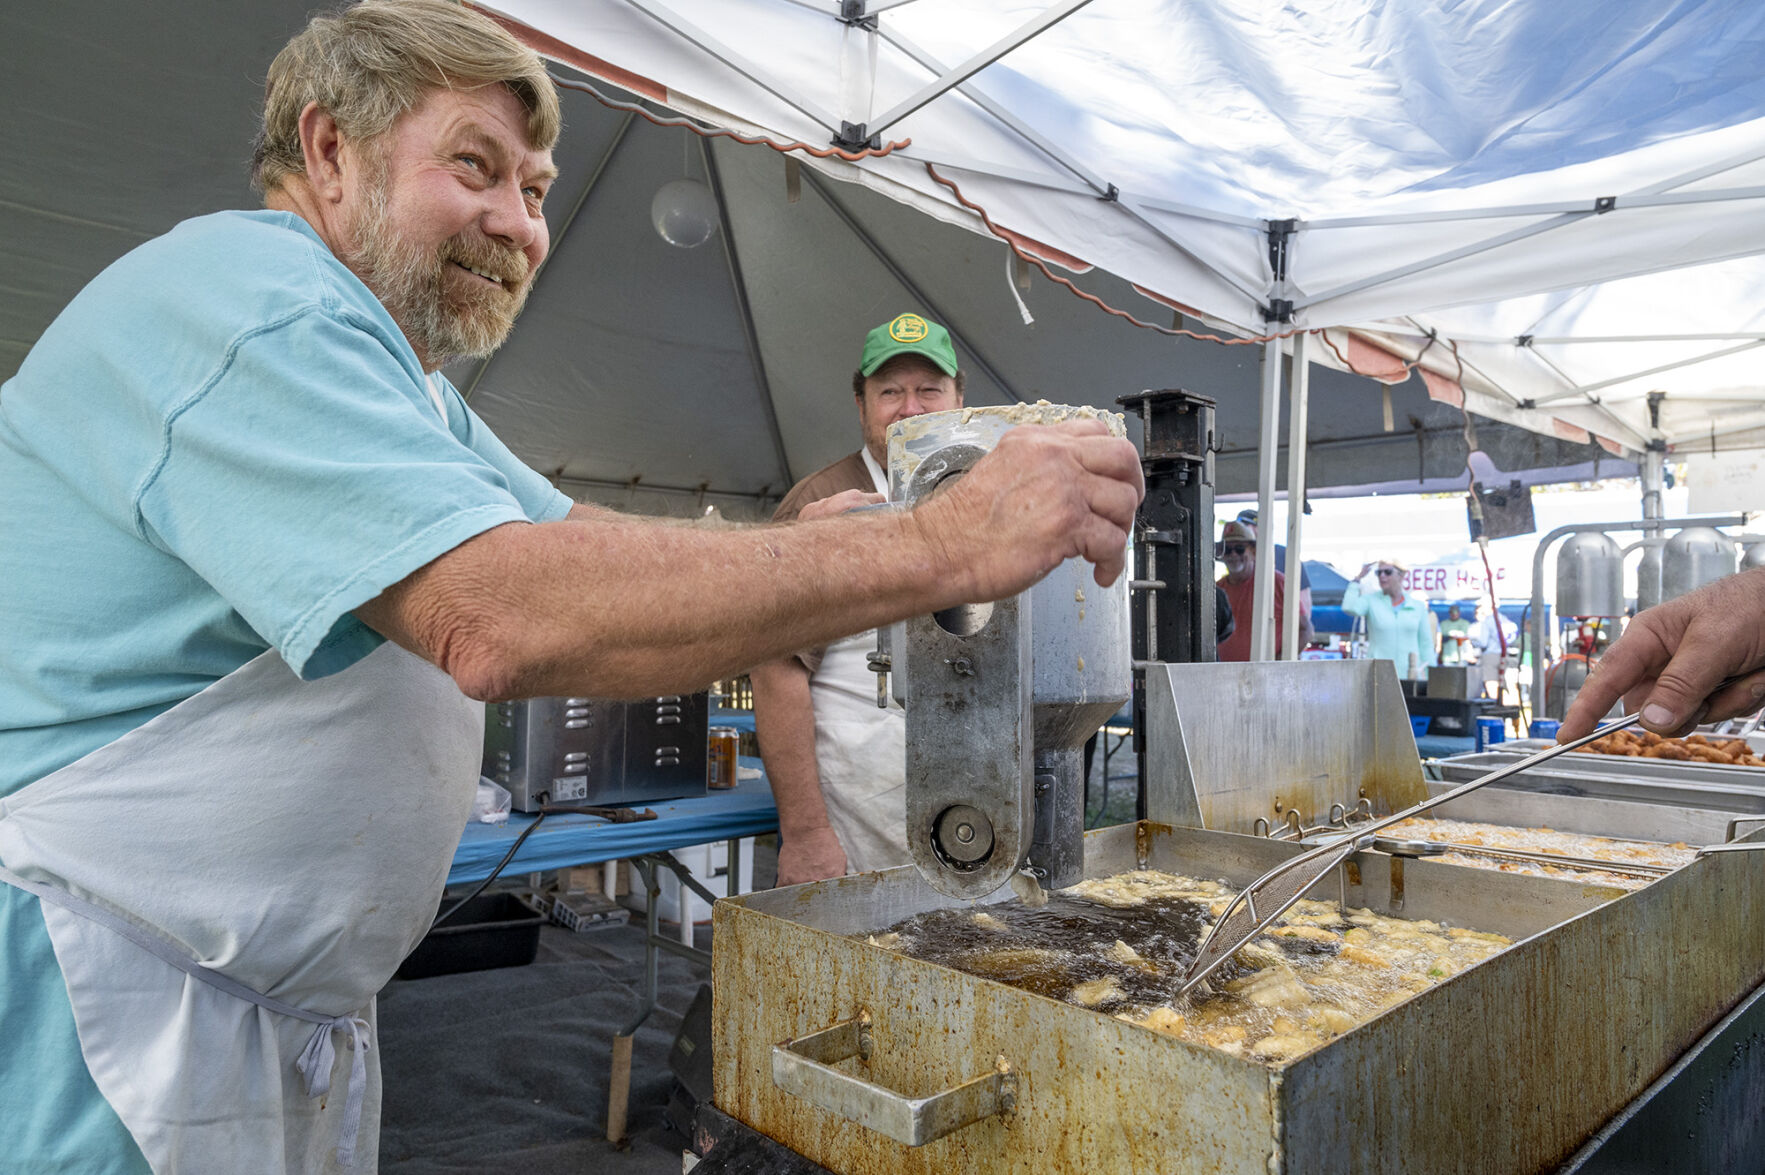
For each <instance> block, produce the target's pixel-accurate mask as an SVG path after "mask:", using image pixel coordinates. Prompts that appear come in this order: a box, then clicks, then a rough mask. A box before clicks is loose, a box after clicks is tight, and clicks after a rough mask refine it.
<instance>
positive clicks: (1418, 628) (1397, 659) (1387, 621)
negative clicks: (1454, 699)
mask: <svg viewBox="0 0 1765 1175" xmlns="http://www.w3.org/2000/svg"><path fill="white" fill-rule="evenodd" d="M1375 567H1376V568H1377V569H1378V582H1379V591H1378V593H1377V594H1368V593H1367V592H1366V591H1365V590H1364V589H1362V587H1361V582H1360V581H1361V580H1362V579H1364V578H1366V574H1367V572H1369V571H1372V570H1373V569H1374V568H1375ZM1342 610H1343V611H1344V612H1346V613H1348V614H1349V615H1350V616H1364V617H1366V619H1367V657H1368V658H1383V659H1384V660H1387V661H1391V662H1393V663H1395V664H1396V666H1397V675H1398V676H1399V677H1410V676H1416V677H1421V676H1424V675H1426V674H1427V672H1428V666H1430V665H1432V664H1434V614H1433V613H1432V612H1430V611H1429V610H1428V602H1427V601H1426V600H1424V599H1422V597H1420V596H1411V595H1407V594H1405V592H1404V590H1403V566H1402V565H1401V564H1399V563H1396V562H1394V561H1393V560H1390V559H1381V560H1380V561H1379V562H1378V563H1376V564H1374V563H1366V564H1363V565H1362V566H1361V569H1360V572H1359V573H1358V574H1357V575H1356V576H1355V577H1354V582H1353V583H1350V584H1349V585H1348V586H1347V587H1346V588H1344V589H1343V591H1342ZM1411 654H1414V655H1415V673H1414V674H1413V675H1412V674H1411V672H1410V656H1411Z"/></svg>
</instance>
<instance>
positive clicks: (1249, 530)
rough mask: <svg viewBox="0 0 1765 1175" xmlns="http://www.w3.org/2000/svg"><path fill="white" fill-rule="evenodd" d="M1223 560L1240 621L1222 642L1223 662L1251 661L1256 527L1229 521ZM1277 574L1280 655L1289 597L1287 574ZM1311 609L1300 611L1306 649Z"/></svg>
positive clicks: (1224, 582) (1225, 585)
mask: <svg viewBox="0 0 1765 1175" xmlns="http://www.w3.org/2000/svg"><path fill="white" fill-rule="evenodd" d="M1217 553H1218V555H1219V559H1220V562H1222V563H1224V564H1225V565H1226V574H1225V575H1224V576H1223V577H1222V578H1221V579H1220V581H1219V587H1220V590H1221V591H1223V592H1225V593H1226V599H1227V600H1228V601H1229V602H1230V603H1231V605H1232V616H1233V617H1234V619H1235V620H1236V622H1237V623H1236V626H1235V627H1234V628H1233V630H1232V633H1231V635H1230V636H1228V637H1226V638H1225V639H1224V640H1222V641H1220V644H1219V658H1220V660H1222V661H1248V660H1250V630H1251V624H1250V615H1251V601H1252V599H1253V598H1254V597H1255V595H1256V527H1254V526H1252V525H1250V524H1249V523H1246V522H1239V521H1236V520H1234V521H1232V522H1228V523H1226V529H1225V530H1224V531H1223V532H1222V533H1221V535H1220V543H1219V548H1218V552H1217ZM1271 574H1273V575H1274V577H1275V648H1274V650H1273V652H1274V655H1275V656H1277V657H1278V656H1280V650H1281V632H1282V617H1281V611H1282V607H1281V606H1282V603H1283V602H1284V601H1285V599H1286V596H1287V577H1286V576H1284V575H1282V574H1281V573H1280V572H1279V571H1276V572H1272V573H1271ZM1311 635H1312V627H1311V612H1310V611H1309V610H1308V609H1302V610H1301V611H1300V614H1299V647H1300V648H1302V649H1303V648H1304V647H1305V646H1306V645H1307V644H1308V643H1310V641H1311Z"/></svg>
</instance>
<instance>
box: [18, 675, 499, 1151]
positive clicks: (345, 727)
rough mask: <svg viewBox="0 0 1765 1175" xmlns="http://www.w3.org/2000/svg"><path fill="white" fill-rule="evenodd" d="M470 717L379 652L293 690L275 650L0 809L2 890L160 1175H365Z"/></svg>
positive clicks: (466, 803) (462, 768)
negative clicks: (39, 927) (394, 980)
mask: <svg viewBox="0 0 1765 1175" xmlns="http://www.w3.org/2000/svg"><path fill="white" fill-rule="evenodd" d="M483 715H484V707H483V705H482V704H481V703H478V702H474V701H472V700H470V699H469V698H467V697H465V695H463V694H461V693H460V691H459V689H458V687H456V686H455V685H454V683H453V681H452V680H451V679H450V678H449V677H448V676H447V675H446V674H444V673H442V672H441V671H440V670H439V669H437V668H435V667H434V666H433V665H430V664H429V663H428V662H426V661H423V660H421V659H420V658H418V657H415V656H413V655H412V654H410V653H407V652H405V651H404V650H402V649H400V648H398V647H397V646H395V645H392V644H390V643H388V644H386V645H383V646H381V647H380V648H379V649H377V650H375V652H373V653H372V654H370V655H369V656H367V657H365V658H363V659H362V660H361V661H359V662H357V663H356V664H355V665H353V666H351V667H350V668H349V669H346V670H344V671H343V672H341V673H337V674H334V675H332V676H330V677H326V678H322V679H320V680H318V681H313V682H302V681H301V680H300V679H299V678H297V677H296V676H295V675H294V673H293V672H292V671H291V670H290V669H289V668H288V667H287V665H286V664H285V663H284V662H283V661H282V659H281V657H280V656H278V655H277V654H276V653H275V652H274V651H271V652H266V653H264V654H262V655H261V656H259V657H257V658H256V659H255V660H253V661H251V662H249V663H247V664H246V665H244V666H242V667H240V668H239V669H238V670H236V671H235V672H233V673H230V674H228V675H227V676H226V677H224V678H222V679H221V680H220V681H218V682H215V683H214V684H213V685H211V686H209V687H208V688H207V689H205V690H203V691H202V692H201V693H199V694H197V695H195V696H194V697H192V698H188V699H186V700H185V701H183V702H181V703H179V704H178V705H177V706H175V707H173V708H172V709H170V710H168V711H166V712H165V713H164V714H161V715H159V716H158V717H156V718H154V719H153V720H152V721H150V722H148V723H146V724H145V725H143V726H141V727H139V728H137V729H135V730H132V731H130V732H129V733H128V734H125V735H124V736H122V737H121V738H119V739H117V740H116V741H115V742H112V743H110V744H109V745H107V746H105V747H102V748H100V749H98V750H96V751H93V752H92V753H91V754H89V755H87V756H85V757H84V758H82V759H80V760H78V761H77V762H74V763H71V764H69V765H68V766H66V767H64V768H62V769H61V770H60V771H57V772H55V773H54V774H52V775H49V776H46V777H44V778H43V779H40V780H38V781H37V782H35V783H32V784H30V785H28V786H27V787H25V788H23V789H21V790H20V791H18V792H15V793H13V794H12V795H10V796H5V797H0V865H4V869H3V870H0V880H6V881H10V882H12V883H13V884H18V885H21V887H22V888H25V889H28V890H30V891H32V892H34V893H37V894H38V895H39V897H41V898H43V899H44V900H43V903H42V905H43V920H44V922H45V923H46V924H47V925H48V929H49V938H50V941H51V942H52V943H53V945H54V947H55V956H56V959H57V961H58V962H59V963H60V965H61V970H62V975H63V977H64V979H65V980H66V983H67V991H68V998H69V1001H70V1002H71V1004H72V1005H73V1013H74V1022H75V1026H76V1027H77V1029H78V1031H79V1038H80V1050H81V1053H82V1054H83V1056H84V1058H85V1061H86V1065H87V1068H88V1069H90V1071H91V1073H92V1077H93V1079H94V1081H95V1082H96V1083H97V1086H98V1089H99V1091H100V1092H101V1093H102V1094H103V1095H104V1097H105V1099H106V1100H107V1101H109V1103H110V1104H111V1106H112V1107H113V1108H114V1109H115V1110H116V1113H117V1115H118V1117H120V1118H121V1119H122V1121H123V1124H124V1125H125V1126H126V1127H128V1130H129V1133H130V1134H131V1135H132V1136H133V1137H134V1139H135V1142H136V1144H137V1145H139V1146H140V1148H141V1151H142V1153H143V1154H144V1155H145V1156H146V1158H147V1161H148V1162H149V1163H150V1164H152V1166H153V1169H154V1170H155V1171H156V1172H177V1173H179V1175H186V1173H190V1175H200V1173H208V1172H214V1173H217V1175H238V1173H239V1172H243V1171H290V1172H295V1171H299V1172H308V1171H330V1170H336V1169H349V1168H350V1167H351V1166H352V1165H353V1166H354V1167H355V1169H356V1170H359V1171H366V1172H371V1171H372V1170H373V1169H374V1168H375V1165H376V1162H377V1150H376V1148H377V1140H378V1136H379V1104H380V1086H379V1064H378V1060H377V1058H376V1057H375V1056H374V1054H373V1053H372V1052H371V1049H370V1045H371V1034H372V1023H373V1011H374V1007H373V1005H374V994H375V993H376V992H377V991H379V990H380V988H381V987H383V986H384V985H385V984H386V982H387V981H388V980H389V979H390V978H391V977H392V973H393V971H394V970H396V969H397V967H398V964H399V962H400V961H401V960H402V959H403V958H404V957H405V955H406V954H408V953H409V952H410V950H411V949H412V948H413V947H414V946H415V945H416V944H417V943H418V942H419V941H420V940H421V939H422V937H423V934H424V932H425V931H426V930H427V928H428V926H429V924H430V922H432V921H433V920H434V917H435V911H436V906H437V904H438V902H439V900H440V896H441V890H442V886H443V883H444V882H445V880H446V876H447V870H448V867H449V863H450V862H451V860H452V857H453V851H454V848H455V846H456V845H457V844H458V842H459V837H460V830H461V829H462V828H463V827H464V826H465V822H466V817H467V815H468V814H469V812H470V811H471V807H472V798H473V789H474V787H475V784H476V781H477V778H478V767H479V762H480V757H481V755H482V748H483ZM168 960H171V961H168ZM174 964H176V965H174ZM254 995H258V996H261V997H264V999H262V1000H258V1001H256V1002H254ZM266 1004H267V1006H266ZM358 1146H359V1153H358V1151H357V1148H358Z"/></svg>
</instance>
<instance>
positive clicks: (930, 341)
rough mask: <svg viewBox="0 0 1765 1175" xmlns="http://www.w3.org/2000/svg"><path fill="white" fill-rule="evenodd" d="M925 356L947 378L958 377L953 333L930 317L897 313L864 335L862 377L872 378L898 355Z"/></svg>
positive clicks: (859, 370)
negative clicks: (951, 337)
mask: <svg viewBox="0 0 1765 1175" xmlns="http://www.w3.org/2000/svg"><path fill="white" fill-rule="evenodd" d="M905 354H914V355H923V356H925V357H926V358H927V359H929V360H931V361H932V363H933V364H934V365H936V367H937V368H938V370H939V371H942V372H943V373H944V374H945V375H951V376H953V375H955V374H956V346H955V344H953V343H952V342H950V332H949V331H947V330H945V329H944V328H943V327H941V326H939V325H938V324H937V323H935V322H933V321H932V320H931V319H929V318H921V317H920V316H919V315H917V314H897V315H896V316H895V317H893V318H891V319H889V320H888V321H887V322H885V323H883V324H882V325H881V326H879V327H877V328H876V329H875V330H873V331H871V332H870V333H869V334H867V335H865V336H864V355H863V357H862V358H860V359H859V360H858V374H859V375H862V376H865V377H866V378H868V377H869V376H872V375H874V374H876V369H877V368H879V367H881V366H882V365H883V364H884V363H887V362H888V361H889V360H890V359H893V358H894V357H895V356H897V355H905Z"/></svg>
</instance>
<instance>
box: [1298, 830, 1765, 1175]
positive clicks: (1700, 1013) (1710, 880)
mask: <svg viewBox="0 0 1765 1175" xmlns="http://www.w3.org/2000/svg"><path fill="white" fill-rule="evenodd" d="M1713 863H1714V864H1716V867H1715V868H1710V867H1709V866H1711V865H1712V864H1713ZM1450 868H1452V866H1444V865H1437V864H1434V863H1431V862H1427V861H1416V862H1411V863H1410V864H1409V867H1408V871H1409V884H1410V888H1411V892H1412V894H1413V893H1414V892H1415V891H1416V890H1418V889H1419V888H1420V887H1421V886H1422V885H1423V877H1424V873H1425V871H1427V870H1430V869H1432V870H1440V869H1450ZM1492 876H1496V875H1492ZM1453 884H1455V885H1456V884H1458V883H1457V882H1454V883H1453ZM1350 900H1351V901H1352V900H1354V899H1353V897H1352V896H1351V898H1350ZM1762 902H1765V869H1761V868H1760V867H1759V865H1758V864H1757V863H1756V862H1755V863H1754V864H1752V865H1749V866H1742V865H1741V864H1740V862H1739V861H1737V860H1730V861H1723V862H1719V863H1717V862H1713V861H1712V860H1708V859H1706V860H1703V861H1698V862H1694V863H1693V864H1692V865H1689V866H1687V867H1686V868H1684V869H1682V870H1679V871H1678V872H1677V873H1675V874H1672V875H1670V876H1668V877H1666V878H1663V879H1662V880H1660V881H1658V882H1655V883H1654V884H1652V885H1650V886H1648V887H1647V888H1645V889H1641V890H1637V891H1635V892H1634V893H1631V894H1628V895H1626V896H1624V897H1622V898H1619V899H1617V900H1615V901H1612V902H1610V903H1608V904H1605V905H1603V906H1600V907H1598V908H1596V909H1594V910H1592V911H1590V912H1588V913H1587V914H1584V915H1582V916H1580V917H1578V918H1574V919H1571V920H1570V921H1568V922H1566V923H1564V924H1563V925H1562V926H1560V927H1557V928H1555V929H1553V930H1551V931H1550V932H1548V933H1546V934H1542V935H1539V936H1537V937H1535V938H1532V939H1529V940H1528V941H1526V942H1523V943H1520V944H1518V945H1516V946H1515V947H1513V948H1511V949H1510V950H1509V951H1507V952H1506V953H1504V954H1502V955H1500V956H1497V957H1496V958H1494V959H1491V960H1489V961H1488V962H1487V963H1484V964H1482V965H1481V966H1478V967H1474V968H1471V969H1470V970H1468V971H1466V972H1465V973H1464V974H1462V975H1459V976H1457V977H1455V978H1454V979H1452V980H1451V981H1449V982H1448V983H1445V984H1443V985H1441V987H1440V988H1438V989H1436V990H1435V991H1433V992H1430V993H1427V994H1425V995H1424V996H1422V997H1420V998H1418V999H1415V1000H1412V1001H1409V1002H1408V1003H1405V1004H1402V1005H1399V1006H1398V1007H1397V1008H1394V1009H1393V1010H1392V1011H1391V1012H1389V1013H1387V1014H1386V1015H1385V1016H1382V1017H1380V1018H1379V1019H1377V1020H1375V1021H1373V1022H1372V1023H1370V1024H1367V1025H1365V1026H1363V1027H1362V1028H1360V1029H1357V1030H1356V1031H1354V1032H1353V1033H1350V1034H1349V1036H1347V1037H1345V1038H1344V1039H1343V1040H1342V1041H1340V1042H1338V1043H1337V1045H1331V1046H1326V1047H1325V1048H1323V1049H1320V1050H1318V1051H1317V1052H1315V1053H1312V1054H1310V1055H1308V1056H1305V1057H1302V1058H1300V1059H1299V1060H1297V1061H1295V1062H1294V1063H1292V1064H1291V1065H1289V1066H1288V1067H1287V1068H1286V1070H1285V1071H1284V1073H1283V1077H1282V1081H1283V1092H1284V1094H1285V1098H1284V1102H1283V1106H1284V1111H1285V1118H1284V1121H1285V1124H1286V1127H1287V1129H1286V1142H1287V1146H1288V1148H1289V1153H1290V1154H1293V1155H1295V1156H1299V1155H1314V1154H1315V1155H1319V1156H1323V1158H1322V1159H1321V1160H1320V1162H1319V1163H1318V1164H1317V1165H1315V1166H1313V1165H1309V1164H1308V1165H1306V1166H1305V1168H1304V1169H1306V1170H1361V1171H1374V1170H1377V1171H1395V1170H1400V1169H1401V1170H1419V1169H1439V1168H1440V1166H1441V1165H1442V1163H1444V1164H1445V1165H1447V1166H1448V1167H1452V1168H1456V1169H1459V1170H1465V1171H1515V1172H1525V1171H1542V1170H1550V1169H1552V1168H1553V1167H1554V1166H1555V1165H1556V1164H1558V1163H1560V1162H1562V1161H1563V1160H1564V1159H1565V1158H1566V1157H1567V1156H1568V1155H1569V1154H1571V1153H1572V1152H1573V1151H1574V1149H1575V1148H1576V1147H1577V1146H1578V1145H1579V1144H1580V1143H1581V1142H1582V1141H1583V1140H1584V1139H1586V1138H1587V1137H1588V1136H1589V1135H1590V1134H1591V1133H1592V1132H1593V1131H1594V1130H1596V1129H1597V1128H1598V1127H1599V1126H1600V1124H1601V1123H1603V1122H1604V1121H1605V1120H1606V1119H1607V1118H1609V1117H1611V1116H1612V1115H1613V1114H1614V1113H1616V1112H1617V1111H1618V1110H1620V1109H1621V1108H1622V1107H1623V1106H1625V1105H1626V1104H1627V1103H1628V1102H1629V1101H1630V1100H1631V1099H1632V1098H1634V1097H1635V1096H1636V1095H1637V1094H1638V1093H1639V1092H1641V1091H1642V1090H1643V1089H1644V1088H1646V1087H1647V1086H1648V1084H1649V1083H1650V1082H1651V1081H1653V1080H1654V1079H1655V1078H1656V1077H1657V1076H1658V1075H1659V1074H1661V1073H1662V1072H1663V1071H1664V1070H1666V1068H1667V1067H1668V1066H1669V1065H1670V1064H1672V1062H1673V1061H1674V1059H1675V1058H1677V1057H1678V1056H1679V1055H1680V1054H1681V1053H1683V1052H1684V1051H1685V1050H1686V1049H1687V1048H1688V1047H1689V1046H1690V1045H1691V1044H1692V1042H1694V1041H1695V1040H1697V1039H1698V1037H1699V1036H1700V1035H1701V1034H1702V1033H1703V1032H1704V1031H1705V1030H1706V1029H1707V1028H1708V1027H1709V1026H1710V1025H1712V1024H1713V1023H1715V1022H1716V1021H1717V1020H1718V1019H1719V1018H1720V1017H1721V1016H1722V1015H1723V1013H1725V1012H1726V1011H1727V1010H1728V1008H1729V1007H1730V1006H1732V1005H1733V1003H1734V1002H1735V1001H1736V1000H1737V999H1739V998H1740V997H1741V996H1742V995H1744V994H1745V993H1746V992H1747V991H1749V990H1751V989H1752V988H1753V987H1755V986H1757V985H1758V983H1759V981H1760V979H1761V978H1762V977H1765V905H1762ZM1405 916H1406V917H1417V916H1420V915H1419V914H1418V912H1417V910H1416V909H1415V908H1414V907H1413V906H1412V907H1411V908H1410V909H1407V910H1406V911H1405ZM1341 1045H1351V1047H1347V1048H1344V1047H1339V1046H1341Z"/></svg>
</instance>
